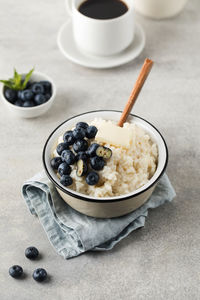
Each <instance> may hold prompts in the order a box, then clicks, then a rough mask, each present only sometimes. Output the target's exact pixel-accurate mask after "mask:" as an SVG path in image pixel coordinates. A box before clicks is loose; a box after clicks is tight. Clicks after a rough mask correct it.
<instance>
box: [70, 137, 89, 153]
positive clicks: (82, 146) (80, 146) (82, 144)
mask: <svg viewBox="0 0 200 300" xmlns="http://www.w3.org/2000/svg"><path fill="white" fill-rule="evenodd" d="M87 148H88V142H87V141H86V140H78V141H76V142H75V143H74V144H73V149H74V151H75V152H80V151H86V150H87Z"/></svg>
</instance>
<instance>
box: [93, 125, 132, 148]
mask: <svg viewBox="0 0 200 300" xmlns="http://www.w3.org/2000/svg"><path fill="white" fill-rule="evenodd" d="M132 139H133V135H132V133H131V131H130V129H128V128H123V127H119V126H117V125H115V124H112V123H103V124H102V125H101V126H100V128H99V129H98V132H97V135H96V137H95V140H97V141H98V142H101V143H105V144H110V145H112V146H117V147H123V148H126V149H129V148H130V145H131V142H132Z"/></svg>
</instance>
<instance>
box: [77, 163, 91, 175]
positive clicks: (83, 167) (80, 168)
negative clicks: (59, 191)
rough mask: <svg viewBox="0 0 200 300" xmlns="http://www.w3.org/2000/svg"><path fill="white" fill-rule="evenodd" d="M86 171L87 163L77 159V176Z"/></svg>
mask: <svg viewBox="0 0 200 300" xmlns="http://www.w3.org/2000/svg"><path fill="white" fill-rule="evenodd" d="M87 171H88V166H87V163H86V162H85V161H84V160H82V159H79V160H78V162H77V170H76V175H77V176H79V177H80V176H83V175H85V174H87Z"/></svg>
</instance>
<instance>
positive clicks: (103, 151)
mask: <svg viewBox="0 0 200 300" xmlns="http://www.w3.org/2000/svg"><path fill="white" fill-rule="evenodd" d="M96 155H97V156H99V157H103V158H105V159H109V158H111V156H112V150H111V149H110V148H107V147H104V146H99V147H98V148H97V149H96Z"/></svg>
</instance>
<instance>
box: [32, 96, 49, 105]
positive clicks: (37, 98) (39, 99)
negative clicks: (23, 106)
mask: <svg viewBox="0 0 200 300" xmlns="http://www.w3.org/2000/svg"><path fill="white" fill-rule="evenodd" d="M34 101H35V103H36V105H40V104H43V103H45V102H46V97H45V95H43V94H37V95H35V97H34Z"/></svg>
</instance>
